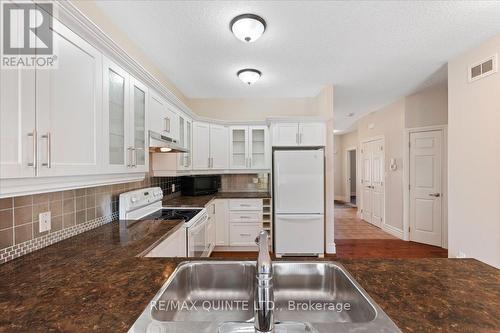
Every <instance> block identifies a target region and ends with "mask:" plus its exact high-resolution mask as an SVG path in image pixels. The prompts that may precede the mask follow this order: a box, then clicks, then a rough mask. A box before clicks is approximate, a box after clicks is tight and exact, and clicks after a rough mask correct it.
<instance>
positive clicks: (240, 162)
mask: <svg viewBox="0 0 500 333" xmlns="http://www.w3.org/2000/svg"><path fill="white" fill-rule="evenodd" d="M229 145H230V146H229V157H230V161H229V164H230V168H231V169H248V168H250V160H249V155H248V126H234V127H231V132H230V143H229Z"/></svg>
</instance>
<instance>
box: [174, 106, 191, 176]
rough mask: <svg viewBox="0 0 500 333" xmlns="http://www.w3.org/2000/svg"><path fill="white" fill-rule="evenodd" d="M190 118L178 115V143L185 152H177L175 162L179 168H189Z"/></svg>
mask: <svg viewBox="0 0 500 333" xmlns="http://www.w3.org/2000/svg"><path fill="white" fill-rule="evenodd" d="M191 125H192V123H191V120H189V119H187V118H184V117H182V116H179V144H180V146H181V147H183V148H185V149H186V150H187V153H179V154H178V155H177V162H178V165H179V169H180V170H189V169H191V149H192V147H191Z"/></svg>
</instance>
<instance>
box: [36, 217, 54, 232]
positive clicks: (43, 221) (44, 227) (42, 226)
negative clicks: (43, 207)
mask: <svg viewBox="0 0 500 333" xmlns="http://www.w3.org/2000/svg"><path fill="white" fill-rule="evenodd" d="M38 221H39V222H38V225H39V227H38V229H39V230H38V231H39V232H40V233H42V232H45V231H49V230H50V228H51V222H50V212H44V213H40V214H39V215H38Z"/></svg>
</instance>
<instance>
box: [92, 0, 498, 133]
mask: <svg viewBox="0 0 500 333" xmlns="http://www.w3.org/2000/svg"><path fill="white" fill-rule="evenodd" d="M98 5H99V7H100V8H101V9H102V10H104V12H105V13H106V14H107V15H108V16H109V17H110V18H111V19H112V20H113V21H114V23H115V24H116V25H117V26H118V27H119V28H120V29H122V30H123V31H124V32H125V33H127V34H128V35H129V37H130V38H131V40H132V41H134V42H135V43H136V44H137V45H138V46H139V47H140V48H141V49H142V50H143V51H144V52H145V54H146V55H148V56H149V57H150V58H151V59H152V61H153V62H154V63H155V64H156V65H157V66H158V67H159V68H160V69H161V70H162V71H163V72H164V74H165V75H167V76H168V77H169V78H170V79H171V80H172V82H173V83H174V84H175V85H176V86H177V87H178V88H179V89H180V90H181V91H182V92H183V93H184V94H185V95H186V96H187V97H189V98H239V97H310V96H315V95H316V94H317V93H318V92H319V91H320V89H321V87H322V86H323V85H325V84H334V85H335V89H336V90H335V112H336V115H335V117H336V126H335V127H336V128H338V129H346V128H348V127H349V126H351V125H352V123H353V122H354V121H355V119H356V118H358V117H359V116H361V115H362V114H363V113H366V112H370V111H373V110H375V109H377V108H379V107H381V106H383V105H386V104H388V103H390V102H392V101H394V100H395V99H397V98H399V97H401V96H404V95H406V94H409V93H411V92H413V91H415V90H416V89H419V88H422V87H424V86H426V85H428V84H430V83H434V82H436V81H440V80H441V81H442V80H443V79H444V80H445V79H446V75H443V73H444V74H445V71H443V65H445V64H446V62H447V60H448V59H450V58H452V57H454V56H455V55H457V54H459V53H460V52H463V51H464V50H466V49H468V48H470V47H473V46H475V45H478V44H479V43H481V42H482V41H484V40H486V39H488V38H489V37H492V36H494V35H495V34H497V33H500V1H471V2H466V1H460V2H453V1H442V2H441V1H399V2H397V1H380V2H379V1H363V2H362V1H360V2H356V1H348V2H343V1H138V0H136V1H99V2H98ZM247 12H249V13H255V14H259V15H261V16H262V17H263V18H264V19H265V20H266V21H267V23H268V26H267V30H266V32H265V34H264V35H263V36H262V37H261V38H260V39H259V40H258V41H256V42H255V43H251V44H244V43H242V42H240V41H239V40H237V39H236V38H235V37H234V36H233V35H232V34H231V32H230V30H229V22H230V20H231V19H232V18H233V17H234V16H236V15H239V14H242V13H247ZM244 67H254V68H257V69H259V70H261V71H262V73H263V76H262V78H261V80H260V81H259V82H257V83H256V84H255V85H253V86H250V87H248V86H245V85H244V84H243V83H241V81H239V79H238V78H237V77H236V72H237V70H239V69H241V68H244ZM350 112H354V113H355V116H354V117H352V118H347V117H346V115H347V114H348V113H350Z"/></svg>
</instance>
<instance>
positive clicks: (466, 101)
mask: <svg viewBox="0 0 500 333" xmlns="http://www.w3.org/2000/svg"><path fill="white" fill-rule="evenodd" d="M498 53H500V35H497V36H496V37H495V38H493V39H491V40H489V41H487V42H486V43H484V44H482V45H480V46H479V47H477V48H475V49H472V50H470V51H468V52H466V53H464V54H462V55H460V56H458V57H456V58H455V59H453V60H451V61H450V62H449V64H448V87H449V124H448V138H449V139H448V142H449V144H448V146H449V148H448V149H449V152H448V154H449V155H448V156H449V158H448V160H449V163H448V165H449V168H448V175H449V178H448V180H449V182H448V183H449V186H448V192H449V193H448V196H449V201H448V208H449V224H448V245H449V256H450V257H455V256H457V255H458V254H459V252H462V253H463V254H465V255H466V256H468V257H472V258H476V259H479V260H481V261H484V262H486V263H488V264H490V265H493V266H495V267H497V268H500V205H499V203H500V173H499V172H498V170H499V169H500V74H498V73H496V74H494V75H490V76H488V77H486V78H483V79H480V80H478V81H475V82H473V83H469V82H468V81H467V70H468V66H469V65H471V64H473V63H475V62H477V61H480V60H482V59H484V58H486V57H489V56H491V55H493V54H498Z"/></svg>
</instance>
